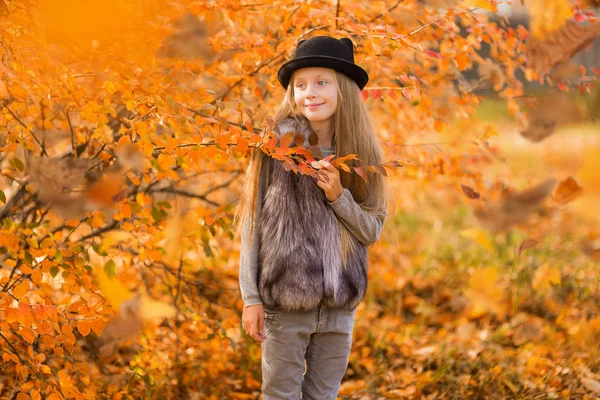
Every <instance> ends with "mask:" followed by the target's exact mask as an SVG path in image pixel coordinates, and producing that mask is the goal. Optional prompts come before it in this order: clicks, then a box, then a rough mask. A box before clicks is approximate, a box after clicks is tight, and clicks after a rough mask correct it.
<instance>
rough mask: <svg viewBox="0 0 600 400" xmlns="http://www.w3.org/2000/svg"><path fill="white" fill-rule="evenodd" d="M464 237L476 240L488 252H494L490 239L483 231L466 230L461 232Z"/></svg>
mask: <svg viewBox="0 0 600 400" xmlns="http://www.w3.org/2000/svg"><path fill="white" fill-rule="evenodd" d="M460 235H461V236H462V237H465V238H468V239H472V240H474V241H475V242H476V243H477V244H478V245H480V246H481V247H483V248H484V249H486V250H489V251H492V249H493V248H492V243H491V242H490V239H489V238H488V235H487V233H486V232H485V231H484V230H482V229H476V228H473V229H464V230H462V231H460Z"/></svg>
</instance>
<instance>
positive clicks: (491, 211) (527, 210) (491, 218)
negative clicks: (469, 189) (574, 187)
mask: <svg viewBox="0 0 600 400" xmlns="http://www.w3.org/2000/svg"><path fill="white" fill-rule="evenodd" d="M555 186H556V180H555V179H554V178H550V179H548V180H546V181H544V182H542V183H540V184H539V185H536V186H534V187H532V188H530V189H527V190H524V191H522V192H518V193H511V194H507V195H504V197H503V199H502V200H501V201H500V202H497V203H493V204H487V205H486V206H485V207H483V208H478V209H476V210H475V216H476V217H477V219H478V220H479V222H481V223H482V224H483V225H484V226H485V227H487V228H488V229H490V230H491V231H494V232H501V231H506V230H508V229H510V228H511V227H512V226H514V225H517V224H520V223H523V222H525V221H526V220H527V218H528V217H529V215H531V213H533V212H534V211H535V210H537V209H538V208H539V207H540V206H541V204H542V202H543V201H544V200H545V199H546V198H547V197H548V196H549V195H550V193H552V189H554V187H555Z"/></svg>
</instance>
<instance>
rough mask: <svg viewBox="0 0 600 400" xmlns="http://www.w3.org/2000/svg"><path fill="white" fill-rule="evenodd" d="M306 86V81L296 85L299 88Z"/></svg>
mask: <svg viewBox="0 0 600 400" xmlns="http://www.w3.org/2000/svg"><path fill="white" fill-rule="evenodd" d="M304 86H305V85H304V83H298V84H296V87H297V88H299V89H304Z"/></svg>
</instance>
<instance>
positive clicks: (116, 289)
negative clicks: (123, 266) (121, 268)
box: [94, 267, 134, 310]
mask: <svg viewBox="0 0 600 400" xmlns="http://www.w3.org/2000/svg"><path fill="white" fill-rule="evenodd" d="M94 272H95V275H96V279H97V280H98V286H99V287H100V290H101V291H102V294H103V295H104V297H105V298H106V300H108V302H109V303H110V304H111V305H112V306H113V308H115V309H117V310H118V309H120V307H121V304H123V302H125V301H127V300H128V299H130V298H132V297H133V296H134V294H133V293H132V292H131V291H129V289H127V288H126V287H125V285H124V284H123V283H121V281H120V280H118V279H111V278H109V277H107V276H106V274H105V273H104V271H103V268H102V267H96V268H94Z"/></svg>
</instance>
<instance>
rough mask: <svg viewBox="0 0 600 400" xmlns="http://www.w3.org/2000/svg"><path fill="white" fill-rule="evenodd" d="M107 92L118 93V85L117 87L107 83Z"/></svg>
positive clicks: (109, 82)
mask: <svg viewBox="0 0 600 400" xmlns="http://www.w3.org/2000/svg"><path fill="white" fill-rule="evenodd" d="M105 87H106V91H107V92H108V93H110V94H113V93H116V92H117V91H118V90H119V88H118V87H117V85H115V84H114V83H113V82H111V81H108V82H106V86H105Z"/></svg>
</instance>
